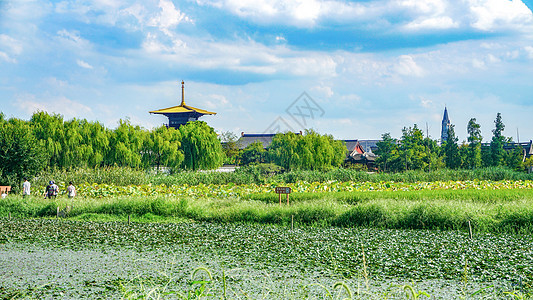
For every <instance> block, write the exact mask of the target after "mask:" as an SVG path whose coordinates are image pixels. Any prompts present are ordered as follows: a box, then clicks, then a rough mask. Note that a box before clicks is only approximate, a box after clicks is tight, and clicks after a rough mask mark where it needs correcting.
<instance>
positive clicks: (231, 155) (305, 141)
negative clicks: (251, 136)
mask: <svg viewBox="0 0 533 300" xmlns="http://www.w3.org/2000/svg"><path fill="white" fill-rule="evenodd" d="M222 141H223V148H224V152H225V153H226V157H227V162H228V163H233V164H237V165H244V166H246V165H251V164H264V163H269V164H273V165H276V166H278V167H281V168H283V169H285V170H328V169H332V168H336V167H340V166H342V164H343V163H344V160H345V158H346V146H345V145H344V142H343V141H339V140H335V139H334V138H333V136H332V135H328V134H324V135H321V134H319V133H317V132H316V131H314V130H312V129H308V130H305V132H304V133H303V134H296V133H293V132H286V133H278V134H276V135H275V136H274V137H273V138H272V143H271V144H270V145H269V146H268V148H267V149H265V148H264V145H263V143H261V142H259V141H256V142H253V143H251V144H250V145H248V146H247V147H245V148H244V149H242V150H240V147H239V145H238V140H237V137H236V136H235V135H234V134H232V133H224V134H223V139H222Z"/></svg>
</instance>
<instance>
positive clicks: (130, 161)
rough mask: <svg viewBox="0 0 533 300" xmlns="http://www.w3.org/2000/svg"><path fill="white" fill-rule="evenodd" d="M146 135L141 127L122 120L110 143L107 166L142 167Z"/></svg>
mask: <svg viewBox="0 0 533 300" xmlns="http://www.w3.org/2000/svg"><path fill="white" fill-rule="evenodd" d="M144 135H145V132H144V131H143V130H142V128H141V127H140V126H133V125H131V123H130V121H129V120H120V121H119V126H118V127H117V129H115V130H114V131H113V134H112V135H111V138H110V141H109V146H110V151H109V153H108V156H107V164H108V165H117V166H128V167H131V168H139V167H141V166H142V156H141V150H142V147H143V141H144V140H145V137H144Z"/></svg>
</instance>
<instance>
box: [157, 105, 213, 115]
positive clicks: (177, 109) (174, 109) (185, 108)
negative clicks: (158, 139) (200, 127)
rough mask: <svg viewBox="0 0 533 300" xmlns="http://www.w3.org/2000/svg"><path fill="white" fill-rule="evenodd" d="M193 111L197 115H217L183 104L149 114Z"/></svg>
mask: <svg viewBox="0 0 533 300" xmlns="http://www.w3.org/2000/svg"><path fill="white" fill-rule="evenodd" d="M193 111H195V112H197V113H201V114H203V115H216V114H217V113H215V112H211V111H207V110H205V109H200V108H196V107H192V106H189V105H185V104H184V103H182V104H181V105H178V106H172V107H169V108H162V109H158V110H153V111H151V112H150V113H151V114H172V113H185V112H193Z"/></svg>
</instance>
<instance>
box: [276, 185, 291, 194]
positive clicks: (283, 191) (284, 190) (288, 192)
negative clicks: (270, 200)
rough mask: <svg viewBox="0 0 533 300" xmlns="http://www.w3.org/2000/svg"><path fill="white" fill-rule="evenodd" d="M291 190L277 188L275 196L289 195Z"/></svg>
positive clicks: (288, 188)
mask: <svg viewBox="0 0 533 300" xmlns="http://www.w3.org/2000/svg"><path fill="white" fill-rule="evenodd" d="M290 193H291V188H290V187H277V188H276V194H290Z"/></svg>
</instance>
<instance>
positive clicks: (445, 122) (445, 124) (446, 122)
mask: <svg viewBox="0 0 533 300" xmlns="http://www.w3.org/2000/svg"><path fill="white" fill-rule="evenodd" d="M450 125H451V123H450V118H449V117H448V109H447V108H446V107H444V116H443V117H442V131H441V133H440V142H441V144H442V143H444V142H445V141H447V140H448V130H449V129H450Z"/></svg>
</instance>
